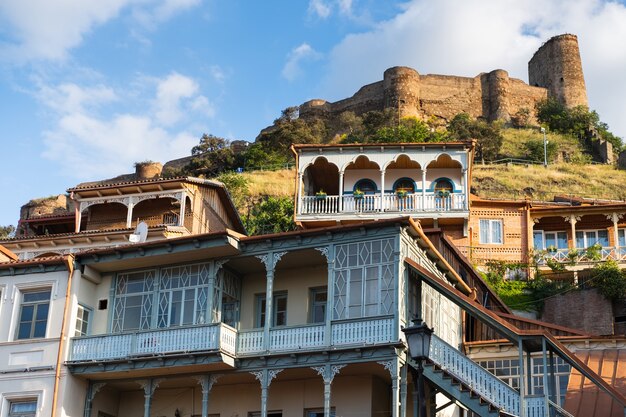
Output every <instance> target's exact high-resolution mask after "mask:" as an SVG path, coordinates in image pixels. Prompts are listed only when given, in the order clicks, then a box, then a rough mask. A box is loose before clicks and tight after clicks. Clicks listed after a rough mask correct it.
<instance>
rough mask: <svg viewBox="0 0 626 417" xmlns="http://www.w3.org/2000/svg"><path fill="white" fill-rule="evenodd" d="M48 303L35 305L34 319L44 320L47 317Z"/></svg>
mask: <svg viewBox="0 0 626 417" xmlns="http://www.w3.org/2000/svg"><path fill="white" fill-rule="evenodd" d="M48 307H49V305H48V303H45V304H38V305H37V314H36V316H35V320H46V319H47V318H48Z"/></svg>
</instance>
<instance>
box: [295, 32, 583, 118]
mask: <svg viewBox="0 0 626 417" xmlns="http://www.w3.org/2000/svg"><path fill="white" fill-rule="evenodd" d="M529 74H531V76H530V78H531V80H532V82H531V85H529V84H526V83H525V82H524V81H522V80H518V79H515V78H510V77H509V74H508V73H507V72H506V71H504V70H501V69H498V70H494V71H491V72H489V73H481V74H479V75H477V76H476V77H473V78H471V77H458V76H449V75H435V74H426V75H420V74H419V73H418V72H417V71H416V70H414V69H412V68H408V67H393V68H389V69H387V70H386V71H385V72H384V74H383V80H382V81H377V82H375V83H372V84H368V85H365V86H363V87H361V88H360V89H359V91H357V92H356V93H355V94H354V95H353V96H352V97H349V98H346V99H343V100H340V101H337V102H334V103H330V102H328V101H325V100H321V99H315V100H310V101H307V102H306V103H303V104H302V105H301V106H300V117H303V118H311V117H331V118H334V117H337V116H339V114H341V113H342V112H345V111H351V112H354V113H356V114H363V113H365V112H367V111H372V110H377V111H382V110H384V109H387V108H392V109H395V110H397V111H398V112H399V115H400V117H406V116H416V117H419V118H422V119H425V118H429V117H435V118H439V119H442V120H444V121H449V120H450V119H451V118H452V117H454V116H455V115H457V114H459V113H468V114H470V115H471V116H472V117H475V118H483V119H485V120H489V121H493V120H504V121H505V122H509V121H510V120H511V117H512V116H514V115H515V114H516V113H517V112H518V111H520V110H522V109H528V110H529V111H530V113H531V122H532V121H534V120H535V105H536V103H537V102H539V101H541V100H544V99H546V98H547V97H548V96H550V97H555V98H557V99H558V100H561V101H562V102H563V103H564V104H566V105H568V106H574V105H578V104H585V105H586V104H587V93H586V90H585V82H584V78H583V74H582V65H581V61H580V54H579V52H578V41H577V38H576V36H574V35H561V36H557V37H555V38H552V39H550V40H549V41H548V42H546V43H545V44H544V45H543V46H542V47H541V48H540V49H539V50H538V51H537V52H536V53H535V55H534V56H533V58H532V59H531V62H530V63H529Z"/></svg>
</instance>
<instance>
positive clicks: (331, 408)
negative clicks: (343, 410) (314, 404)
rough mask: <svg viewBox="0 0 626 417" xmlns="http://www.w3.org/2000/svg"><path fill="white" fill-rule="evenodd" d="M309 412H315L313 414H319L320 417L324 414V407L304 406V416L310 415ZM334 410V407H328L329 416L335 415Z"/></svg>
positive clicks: (308, 416)
mask: <svg viewBox="0 0 626 417" xmlns="http://www.w3.org/2000/svg"><path fill="white" fill-rule="evenodd" d="M311 413H315V414H318V415H319V414H321V415H322V417H323V416H324V409H323V408H305V409H304V413H303V415H304V417H310V416H311ZM335 414H336V411H335V407H330V417H335Z"/></svg>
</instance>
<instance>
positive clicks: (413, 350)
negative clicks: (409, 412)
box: [402, 319, 433, 417]
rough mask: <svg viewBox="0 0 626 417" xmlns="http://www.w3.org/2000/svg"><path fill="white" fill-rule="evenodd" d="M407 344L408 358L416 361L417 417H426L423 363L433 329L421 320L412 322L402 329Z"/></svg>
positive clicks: (414, 377) (428, 349) (414, 381)
mask: <svg viewBox="0 0 626 417" xmlns="http://www.w3.org/2000/svg"><path fill="white" fill-rule="evenodd" d="M402 331H403V332H404V334H405V335H406V341H407V343H408V344H409V356H411V358H412V359H413V360H415V361H417V375H415V374H414V376H413V383H414V386H415V387H416V388H417V402H418V405H419V409H418V414H417V415H418V417H426V399H425V397H426V396H425V394H424V367H423V361H424V359H427V358H428V353H429V351H430V339H431V336H432V334H433V329H430V328H429V327H428V326H427V325H426V324H425V323H424V322H422V319H415V320H413V324H412V325H411V326H409V327H406V328H404V329H402Z"/></svg>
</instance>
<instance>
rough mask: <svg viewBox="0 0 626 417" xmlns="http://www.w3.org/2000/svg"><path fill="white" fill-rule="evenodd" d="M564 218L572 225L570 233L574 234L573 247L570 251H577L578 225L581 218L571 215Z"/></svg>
mask: <svg viewBox="0 0 626 417" xmlns="http://www.w3.org/2000/svg"><path fill="white" fill-rule="evenodd" d="M563 218H564V219H565V221H566V222H569V224H570V233H571V234H572V247H571V248H570V249H576V223H577V222H579V221H580V216H575V215H573V214H570V215H569V216H563Z"/></svg>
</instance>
